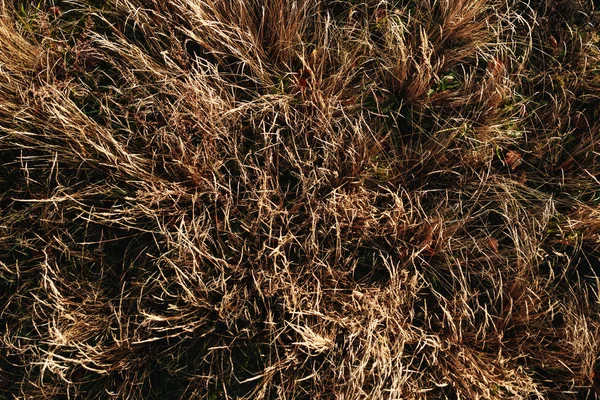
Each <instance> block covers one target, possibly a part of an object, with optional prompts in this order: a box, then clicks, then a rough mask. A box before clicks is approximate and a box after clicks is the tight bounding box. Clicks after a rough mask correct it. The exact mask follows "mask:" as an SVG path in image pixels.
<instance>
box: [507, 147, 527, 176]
mask: <svg viewBox="0 0 600 400" xmlns="http://www.w3.org/2000/svg"><path fill="white" fill-rule="evenodd" d="M505 161H506V164H507V165H508V167H509V168H510V169H511V170H513V171H514V170H515V169H516V168H517V167H518V166H519V165H521V163H522V162H523V156H522V155H521V153H519V152H518V151H514V150H511V151H509V152H508V153H506V156H505Z"/></svg>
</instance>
